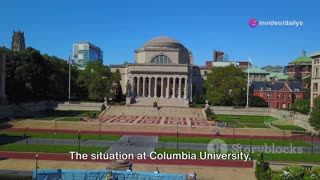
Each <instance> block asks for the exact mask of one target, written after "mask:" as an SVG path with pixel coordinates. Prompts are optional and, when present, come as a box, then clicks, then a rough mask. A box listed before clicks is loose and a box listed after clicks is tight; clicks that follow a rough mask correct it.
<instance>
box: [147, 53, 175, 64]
mask: <svg viewBox="0 0 320 180" xmlns="http://www.w3.org/2000/svg"><path fill="white" fill-rule="evenodd" d="M151 63H157V64H166V63H172V62H171V60H170V58H169V57H168V56H165V55H159V56H156V57H154V58H153V59H152V60H151Z"/></svg>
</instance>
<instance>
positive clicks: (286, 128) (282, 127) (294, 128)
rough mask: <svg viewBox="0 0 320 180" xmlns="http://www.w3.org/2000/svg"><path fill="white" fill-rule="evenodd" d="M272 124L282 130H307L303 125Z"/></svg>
mask: <svg viewBox="0 0 320 180" xmlns="http://www.w3.org/2000/svg"><path fill="white" fill-rule="evenodd" d="M272 126H274V127H276V128H279V129H282V130H294V131H305V129H303V128H302V127H299V126H295V125H272Z"/></svg>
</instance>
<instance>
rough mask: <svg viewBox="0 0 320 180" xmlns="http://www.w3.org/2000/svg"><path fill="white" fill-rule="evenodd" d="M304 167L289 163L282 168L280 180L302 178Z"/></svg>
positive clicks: (298, 179) (300, 179) (297, 179)
mask: <svg viewBox="0 0 320 180" xmlns="http://www.w3.org/2000/svg"><path fill="white" fill-rule="evenodd" d="M304 173H305V172H304V169H303V167H302V166H299V165H289V166H287V167H284V168H283V173H282V174H281V175H280V179H281V180H302V179H303V176H304Z"/></svg>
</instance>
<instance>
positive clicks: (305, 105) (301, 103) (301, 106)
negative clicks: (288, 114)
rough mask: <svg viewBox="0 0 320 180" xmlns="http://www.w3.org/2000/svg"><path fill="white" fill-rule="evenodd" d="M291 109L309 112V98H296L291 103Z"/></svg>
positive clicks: (304, 112)
mask: <svg viewBox="0 0 320 180" xmlns="http://www.w3.org/2000/svg"><path fill="white" fill-rule="evenodd" d="M292 110H294V111H297V112H300V113H303V114H308V113H309V112H310V99H297V100H295V101H294V103H293V104H292Z"/></svg>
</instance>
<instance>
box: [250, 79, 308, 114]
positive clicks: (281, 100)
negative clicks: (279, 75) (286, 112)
mask: <svg viewBox="0 0 320 180" xmlns="http://www.w3.org/2000/svg"><path fill="white" fill-rule="evenodd" d="M251 89H252V91H253V93H252V94H253V96H259V97H262V98H263V99H264V100H265V101H266V102H267V103H268V107H271V108H280V109H291V107H292V104H293V103H294V101H295V100H296V99H301V98H304V91H303V87H302V83H301V82H300V81H290V82H289V81H286V82H256V81H255V82H252V85H251Z"/></svg>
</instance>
